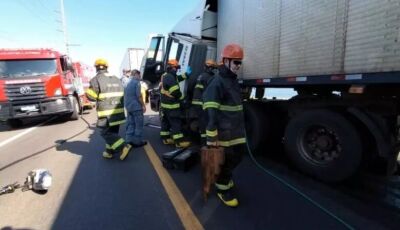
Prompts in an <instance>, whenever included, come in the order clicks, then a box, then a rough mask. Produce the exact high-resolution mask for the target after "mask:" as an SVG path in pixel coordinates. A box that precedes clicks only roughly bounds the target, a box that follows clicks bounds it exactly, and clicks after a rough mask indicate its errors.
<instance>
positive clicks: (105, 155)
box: [103, 151, 113, 159]
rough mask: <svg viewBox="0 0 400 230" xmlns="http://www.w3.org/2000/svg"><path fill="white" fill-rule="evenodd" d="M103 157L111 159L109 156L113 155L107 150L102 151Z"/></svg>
mask: <svg viewBox="0 0 400 230" xmlns="http://www.w3.org/2000/svg"><path fill="white" fill-rule="evenodd" d="M103 157H104V158H107V159H111V158H113V155H112V154H111V153H109V152H107V151H104V152H103Z"/></svg>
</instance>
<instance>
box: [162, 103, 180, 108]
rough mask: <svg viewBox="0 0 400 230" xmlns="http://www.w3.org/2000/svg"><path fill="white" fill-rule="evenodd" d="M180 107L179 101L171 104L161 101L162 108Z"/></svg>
mask: <svg viewBox="0 0 400 230" xmlns="http://www.w3.org/2000/svg"><path fill="white" fill-rule="evenodd" d="M179 107H180V104H179V103H177V104H171V105H169V104H164V103H161V108H165V109H179Z"/></svg>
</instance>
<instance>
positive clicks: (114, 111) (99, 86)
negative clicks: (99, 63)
mask: <svg viewBox="0 0 400 230" xmlns="http://www.w3.org/2000/svg"><path fill="white" fill-rule="evenodd" d="M86 95H87V96H88V98H89V100H91V101H95V102H96V109H97V118H98V120H97V127H98V128H100V129H101V136H102V137H103V138H104V140H105V142H106V151H107V152H108V153H110V154H114V153H116V152H119V151H120V150H121V148H122V147H123V146H124V142H125V141H124V139H123V138H121V137H120V136H119V135H118V132H119V126H120V125H121V124H123V123H125V113H124V103H123V96H124V88H123V87H122V85H121V81H120V80H119V79H118V78H117V77H115V76H111V75H109V74H108V72H107V71H106V70H99V71H98V72H97V75H96V76H95V77H94V78H93V79H91V80H90V86H89V89H88V90H87V91H86Z"/></svg>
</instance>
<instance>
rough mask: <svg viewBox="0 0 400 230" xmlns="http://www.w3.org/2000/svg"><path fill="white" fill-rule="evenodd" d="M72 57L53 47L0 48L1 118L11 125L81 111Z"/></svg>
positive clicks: (75, 116) (74, 115)
mask: <svg viewBox="0 0 400 230" xmlns="http://www.w3.org/2000/svg"><path fill="white" fill-rule="evenodd" d="M76 77H77V76H76V75H75V72H74V69H73V65H72V62H71V59H70V58H69V57H68V56H67V55H63V54H61V53H59V52H57V51H54V50H51V49H0V119H1V120H6V121H8V123H9V124H10V125H11V126H17V125H19V124H21V121H22V120H23V119H26V118H29V117H37V116H48V115H57V114H59V115H67V116H69V117H70V118H71V119H78V114H79V112H80V105H79V97H78V94H77V87H75V84H74V83H75V78H76Z"/></svg>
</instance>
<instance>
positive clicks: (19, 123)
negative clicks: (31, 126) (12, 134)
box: [7, 119, 24, 128]
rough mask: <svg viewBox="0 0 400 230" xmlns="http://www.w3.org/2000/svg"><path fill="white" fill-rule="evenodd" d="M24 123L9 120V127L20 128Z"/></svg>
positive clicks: (18, 120) (17, 120)
mask: <svg viewBox="0 0 400 230" xmlns="http://www.w3.org/2000/svg"><path fill="white" fill-rule="evenodd" d="M23 124H24V122H23V121H22V120H20V119H9V120H7V125H8V126H10V127H11V128H20V127H21V126H22V125H23Z"/></svg>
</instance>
